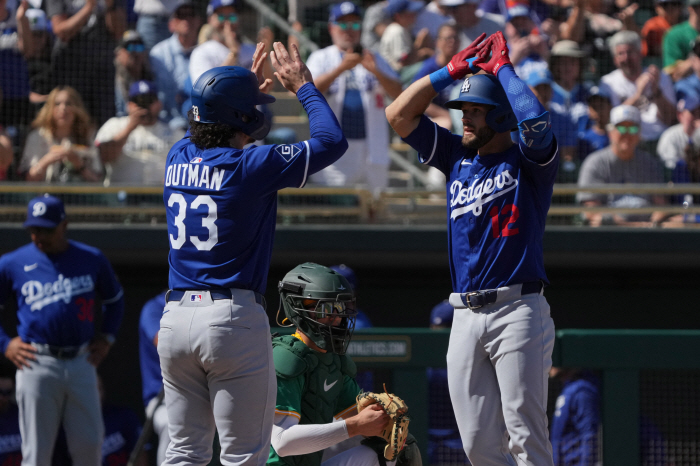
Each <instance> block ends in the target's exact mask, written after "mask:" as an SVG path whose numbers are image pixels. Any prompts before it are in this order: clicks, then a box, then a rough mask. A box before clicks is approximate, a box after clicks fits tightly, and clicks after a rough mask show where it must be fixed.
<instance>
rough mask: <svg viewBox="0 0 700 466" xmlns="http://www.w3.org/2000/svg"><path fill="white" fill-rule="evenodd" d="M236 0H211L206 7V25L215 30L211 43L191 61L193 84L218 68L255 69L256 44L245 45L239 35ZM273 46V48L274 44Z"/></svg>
mask: <svg viewBox="0 0 700 466" xmlns="http://www.w3.org/2000/svg"><path fill="white" fill-rule="evenodd" d="M236 3H237V0H211V1H210V2H209V6H208V7H207V16H208V18H207V23H208V24H209V26H211V28H212V36H211V39H210V40H208V41H206V42H204V43H203V44H201V45H199V46H198V47H197V48H196V49H194V51H193V52H192V57H191V58H190V78H191V79H192V83H193V84H194V82H195V81H197V78H198V77H199V75H201V74H202V73H204V72H205V71H207V70H210V69H212V68H215V67H217V66H242V67H243V68H247V69H250V67H251V66H252V65H253V53H255V44H253V43H252V42H251V43H248V42H245V43H244V42H243V40H242V37H241V34H240V32H239V31H238V24H239V19H240V17H239V15H238V10H237V9H236ZM269 42H270V46H271V45H272V41H269Z"/></svg>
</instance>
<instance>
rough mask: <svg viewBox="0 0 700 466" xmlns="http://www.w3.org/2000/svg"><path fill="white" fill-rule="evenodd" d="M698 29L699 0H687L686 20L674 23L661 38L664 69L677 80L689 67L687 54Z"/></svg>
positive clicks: (699, 27) (699, 19) (684, 74)
mask: <svg viewBox="0 0 700 466" xmlns="http://www.w3.org/2000/svg"><path fill="white" fill-rule="evenodd" d="M699 31H700V0H688V20H687V21H683V22H682V23H680V24H676V25H675V26H673V27H671V29H669V30H668V32H667V33H666V35H665V36H664V38H663V63H664V69H665V70H666V71H667V72H668V73H669V74H671V75H672V76H673V78H674V79H675V80H676V81H678V80H679V79H681V78H683V77H684V76H686V75H687V74H688V73H689V72H690V69H691V63H689V61H688V54H689V53H690V52H691V51H692V49H693V45H694V44H695V39H696V38H697V37H698V32H699Z"/></svg>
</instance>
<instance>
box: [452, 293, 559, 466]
mask: <svg viewBox="0 0 700 466" xmlns="http://www.w3.org/2000/svg"><path fill="white" fill-rule="evenodd" d="M520 289H521V285H512V286H510V287H503V288H499V289H498V297H497V300H496V302H495V303H493V304H489V305H486V306H484V307H482V308H480V309H476V310H471V309H469V308H467V307H461V308H457V307H456V308H455V313H454V321H453V323H452V331H451V333H450V343H449V349H448V351H447V380H448V385H449V389H450V398H451V399H452V405H453V407H454V410H455V417H456V419H457V424H458V426H459V432H460V436H461V437H462V442H463V444H464V451H465V452H466V454H467V457H468V458H469V461H471V463H472V464H473V465H474V466H496V465H498V466H502V465H510V466H515V465H528V466H552V464H553V462H552V446H551V444H550V442H549V434H548V430H547V412H546V410H547V384H548V374H549V369H550V368H551V366H552V349H553V347H554V322H553V321H552V318H551V317H550V315H549V304H547V300H546V299H545V298H544V296H542V293H541V292H540V293H532V294H526V295H523V296H521V295H520ZM450 302H451V303H454V302H455V300H453V299H451V300H450Z"/></svg>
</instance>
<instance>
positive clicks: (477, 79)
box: [445, 74, 518, 133]
mask: <svg viewBox="0 0 700 466" xmlns="http://www.w3.org/2000/svg"><path fill="white" fill-rule="evenodd" d="M462 102H472V103H475V104H485V105H493V107H494V108H492V109H491V110H490V111H489V113H487V114H486V124H487V125H489V127H490V128H491V129H493V130H494V131H496V132H497V133H504V132H506V131H513V130H515V129H517V127H518V120H516V118H515V114H514V113H513V109H512V108H511V106H510V102H508V97H507V96H506V91H504V90H503V86H501V83H500V82H498V79H497V78H496V77H495V76H491V75H490V74H477V75H474V76H470V77H468V78H467V79H465V80H464V83H463V84H462V88H461V89H460V90H459V96H458V97H457V98H456V99H452V100H450V101H449V102H447V103H446V104H445V106H446V107H447V108H454V109H456V110H461V109H462Z"/></svg>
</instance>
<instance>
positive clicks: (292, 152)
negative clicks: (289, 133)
mask: <svg viewBox="0 0 700 466" xmlns="http://www.w3.org/2000/svg"><path fill="white" fill-rule="evenodd" d="M275 152H277V153H278V154H279V155H280V157H282V158H283V159H284V161H285V162H289V161H291V160H292V159H293V158H294V157H296V156H297V155H299V152H301V149H300V148H299V147H297V146H293V145H290V144H285V145H283V146H277V147H275Z"/></svg>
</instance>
